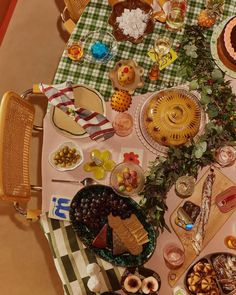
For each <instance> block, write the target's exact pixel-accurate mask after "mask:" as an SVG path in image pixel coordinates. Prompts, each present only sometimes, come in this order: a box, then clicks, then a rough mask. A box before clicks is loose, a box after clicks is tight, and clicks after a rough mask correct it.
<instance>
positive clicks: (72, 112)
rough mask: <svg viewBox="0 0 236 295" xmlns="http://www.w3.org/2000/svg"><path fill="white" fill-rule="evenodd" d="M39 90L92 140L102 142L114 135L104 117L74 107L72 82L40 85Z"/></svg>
mask: <svg viewBox="0 0 236 295" xmlns="http://www.w3.org/2000/svg"><path fill="white" fill-rule="evenodd" d="M39 88H40V91H41V92H42V93H44V94H45V95H46V96H47V98H48V101H49V102H50V103H51V104H52V105H53V106H55V107H57V108H59V109H61V110H62V111H63V112H64V113H66V114H67V115H68V116H70V117H71V118H72V119H73V120H74V121H75V122H77V123H78V124H80V126H81V127H83V128H84V130H85V131H86V132H87V133H88V134H89V137H90V138H91V139H92V140H96V141H103V140H106V139H108V138H110V137H112V136H113V135H114V133H115V130H114V128H113V127H112V124H111V122H110V121H109V120H108V119H107V118H106V117H105V116H104V115H102V114H99V113H97V112H94V111H91V110H87V109H83V108H80V107H79V108H76V107H75V104H74V93H73V86H72V82H69V81H67V82H64V83H62V84H57V85H46V84H42V83H40V84H39Z"/></svg>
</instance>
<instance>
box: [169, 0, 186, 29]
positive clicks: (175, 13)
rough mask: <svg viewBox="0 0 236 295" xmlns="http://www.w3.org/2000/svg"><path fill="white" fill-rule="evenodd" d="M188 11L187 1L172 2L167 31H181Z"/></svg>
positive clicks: (174, 0)
mask: <svg viewBox="0 0 236 295" xmlns="http://www.w3.org/2000/svg"><path fill="white" fill-rule="evenodd" d="M186 10H187V1H186V0H171V3H170V10H169V13H168V15H167V19H166V26H167V29H169V30H170V31H179V30H181V29H182V27H183V25H184V18H185V14H186Z"/></svg>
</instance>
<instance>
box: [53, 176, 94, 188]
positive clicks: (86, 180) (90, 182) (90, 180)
mask: <svg viewBox="0 0 236 295" xmlns="http://www.w3.org/2000/svg"><path fill="white" fill-rule="evenodd" d="M52 182H63V183H72V184H82V185H83V186H89V185H93V184H98V182H97V181H96V180H95V179H93V178H91V177H86V178H84V179H83V180H81V181H79V180H64V179H52Z"/></svg>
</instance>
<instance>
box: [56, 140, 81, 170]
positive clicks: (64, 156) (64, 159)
mask: <svg viewBox="0 0 236 295" xmlns="http://www.w3.org/2000/svg"><path fill="white" fill-rule="evenodd" d="M80 159H81V155H80V154H79V153H78V152H77V150H76V148H69V146H67V145H66V146H64V147H63V148H61V149H59V150H58V151H57V152H56V153H55V154H54V156H53V162H54V164H55V165H56V166H59V167H62V168H65V167H71V166H72V165H75V164H76V163H77V162H78V161H79V160H80Z"/></svg>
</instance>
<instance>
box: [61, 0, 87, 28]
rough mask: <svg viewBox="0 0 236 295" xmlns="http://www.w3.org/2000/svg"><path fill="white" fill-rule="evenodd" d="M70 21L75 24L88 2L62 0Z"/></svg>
mask: <svg viewBox="0 0 236 295" xmlns="http://www.w3.org/2000/svg"><path fill="white" fill-rule="evenodd" d="M64 2H65V5H66V7H67V10H68V12H69V14H70V17H71V18H72V20H73V21H74V22H75V23H77V21H78V20H79V18H80V16H81V14H82V13H83V11H84V9H85V7H86V5H87V4H88V3H89V2H90V0H64Z"/></svg>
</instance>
